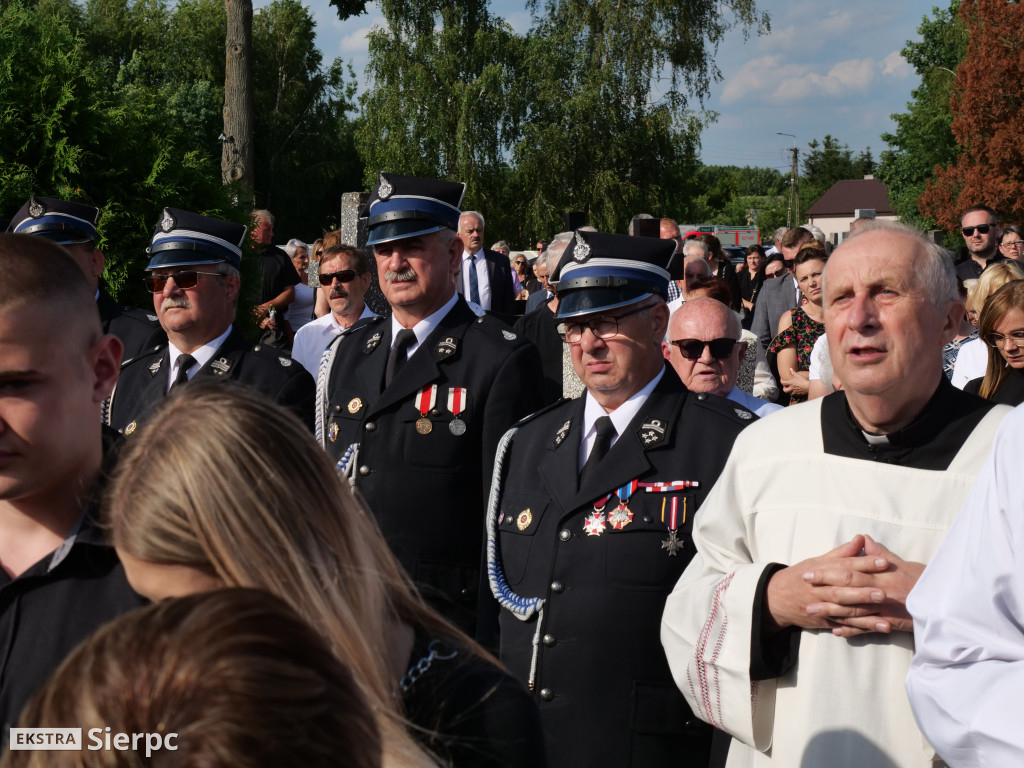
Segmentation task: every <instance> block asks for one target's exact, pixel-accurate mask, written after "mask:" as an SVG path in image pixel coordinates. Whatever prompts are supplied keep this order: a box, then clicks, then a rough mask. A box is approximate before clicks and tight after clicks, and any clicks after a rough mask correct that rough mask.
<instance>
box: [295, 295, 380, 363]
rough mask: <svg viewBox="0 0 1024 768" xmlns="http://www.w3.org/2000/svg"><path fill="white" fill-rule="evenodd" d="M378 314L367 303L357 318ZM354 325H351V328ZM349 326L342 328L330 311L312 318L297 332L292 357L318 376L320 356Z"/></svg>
mask: <svg viewBox="0 0 1024 768" xmlns="http://www.w3.org/2000/svg"><path fill="white" fill-rule="evenodd" d="M376 316H377V314H376V313H375V312H374V311H373V310H372V309H370V308H369V307H368V306H366V305H365V304H364V305H363V313H362V314H361V315H359V317H358V318H357V322H358V321H359V320H362V319H363V318H364V317H376ZM351 327H352V326H349V328H351ZM347 330H348V328H342V327H341V325H340V324H339V323H338V320H337V319H336V318H335V317H334V313H333V312H328V313H327V314H326V315H324V316H323V317H318V318H317V319H316V320H311V321H310V322H308V323H306V324H305V325H304V326H302V327H301V328H300V329H299V330H298V331H297V332H296V334H295V341H294V342H293V343H292V359H293V360H296V361H297V362H298V363H299V364H300V365H302V367H303V368H305V369H306V370H307V371H309V372H310V373H311V374H312V375H313V377H314V378H315V377H316V374H317V370H318V369H319V368H320V358H321V357H322V356H323V353H324V350H325V349H327V345H328V344H330V343H331V341H333V340H334V337H335V336H337V335H338V334H340V333H344V332H345V331H347Z"/></svg>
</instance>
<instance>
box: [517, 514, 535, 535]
mask: <svg viewBox="0 0 1024 768" xmlns="http://www.w3.org/2000/svg"><path fill="white" fill-rule="evenodd" d="M532 522H533V513H532V512H530V510H529V509H524V510H523V511H522V512H520V513H519V516H518V517H516V528H518V529H519V530H520V531H525V530H526V529H527V528H529V527H530V523H532Z"/></svg>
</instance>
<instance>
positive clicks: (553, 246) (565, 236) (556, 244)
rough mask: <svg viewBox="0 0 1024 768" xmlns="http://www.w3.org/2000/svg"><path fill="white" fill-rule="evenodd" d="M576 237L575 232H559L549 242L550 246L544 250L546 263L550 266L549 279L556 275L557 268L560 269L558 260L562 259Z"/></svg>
mask: <svg viewBox="0 0 1024 768" xmlns="http://www.w3.org/2000/svg"><path fill="white" fill-rule="evenodd" d="M575 237H576V233H575V232H559V233H558V234H557V235H555V236H554V237H553V238H551V242H550V243H548V248H547V250H546V251H544V263H545V264H547V266H548V281H549V282H551V279H552V278H553V277H554V276H555V270H556V269H558V262H560V261H561V260H562V255H563V254H564V253H565V249H566V247H567V246H568V245H569V243H571V242H572V241H573V238H575Z"/></svg>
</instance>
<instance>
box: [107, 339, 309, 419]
mask: <svg viewBox="0 0 1024 768" xmlns="http://www.w3.org/2000/svg"><path fill="white" fill-rule="evenodd" d="M170 364H171V359H170V353H169V350H168V347H167V343H166V342H164V343H163V344H160V345H159V346H157V347H155V348H154V349H153V350H152V351H150V352H147V353H146V354H144V355H140V356H139V357H136V358H135V359H133V360H128V361H126V362H125V363H124V365H123V366H122V367H121V376H120V378H119V379H118V381H117V386H116V387H115V388H114V392H113V394H111V396H110V397H109V398H108V399H107V401H106V402H105V403H104V408H103V421H104V423H105V424H109V425H110V426H112V427H114V428H115V429H117V430H118V431H119V432H134V431H135V429H136V428H137V427H138V426H139V424H141V423H142V421H143V420H144V419H145V418H146V417H148V416H149V415H150V413H152V412H153V411H154V410H155V409H156V407H157V406H158V405H160V403H161V402H163V399H164V397H166V395H167V368H168V366H169V365H170ZM200 377H205V378H209V377H213V378H218V377H220V378H224V379H233V380H234V381H237V382H239V383H240V384H245V385H247V386H250V387H252V388H253V389H255V390H257V391H259V392H261V393H263V394H264V395H266V396H267V397H269V398H270V399H271V400H273V401H274V402H275V403H277V404H278V405H283V406H284V407H285V408H288V409H290V410H291V411H292V412H294V413H295V415H296V416H298V417H299V418H300V419H302V421H303V423H305V424H309V425H310V428H312V425H313V402H314V400H315V397H316V387H315V385H314V383H313V377H312V376H310V375H309V373H307V372H306V369H305V368H303V367H302V366H301V365H299V363H297V362H295V361H294V360H292V359H291V357H289V356H288V354H287V353H285V352H281V351H280V350H277V349H272V348H271V347H268V346H266V345H262V344H257V345H255V346H254V345H253V344H251V343H249V342H248V341H247V340H246V338H245V337H244V336H243V335H242V332H241V331H239V330H238V327H237V326H236V327H235V328H233V329H232V331H231V333H230V334H229V335H228V337H227V338H226V339H225V340H224V343H223V344H221V345H220V348H218V349H217V351H216V353H214V355H213V357H212V358H211V359H210V361H209V362H208V363H207V364H206V365H204V366H203V367H202V368H200V369H199V371H198V372H197V373H196V374H195V375H194V376H193V377H192V379H191V381H196V380H197V379H199V378H200ZM132 425H134V426H132Z"/></svg>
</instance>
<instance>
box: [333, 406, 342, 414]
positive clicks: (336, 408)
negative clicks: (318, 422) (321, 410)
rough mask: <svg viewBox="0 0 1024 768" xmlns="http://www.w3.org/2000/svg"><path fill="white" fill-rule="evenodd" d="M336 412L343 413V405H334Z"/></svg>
mask: <svg viewBox="0 0 1024 768" xmlns="http://www.w3.org/2000/svg"><path fill="white" fill-rule="evenodd" d="M334 412H335V413H341V406H340V405H336V406H334Z"/></svg>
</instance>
